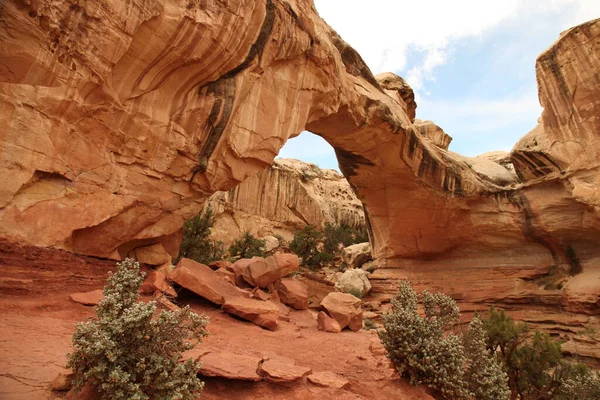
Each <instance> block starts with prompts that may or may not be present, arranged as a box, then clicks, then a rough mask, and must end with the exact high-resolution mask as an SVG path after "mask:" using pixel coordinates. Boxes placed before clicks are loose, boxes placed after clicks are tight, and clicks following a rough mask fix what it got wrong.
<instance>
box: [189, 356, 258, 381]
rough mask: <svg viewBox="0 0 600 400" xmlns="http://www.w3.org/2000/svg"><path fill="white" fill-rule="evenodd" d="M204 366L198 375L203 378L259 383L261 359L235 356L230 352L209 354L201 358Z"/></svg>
mask: <svg viewBox="0 0 600 400" xmlns="http://www.w3.org/2000/svg"><path fill="white" fill-rule="evenodd" d="M200 361H202V366H201V367H200V371H198V373H199V374H200V375H202V376H213V377H219V378H225V379H237V380H243V381H254V382H258V381H260V380H261V377H260V375H258V373H257V368H258V364H259V362H260V361H261V359H260V358H259V357H253V356H248V355H241V354H234V353H229V352H219V353H213V352H211V353H208V354H205V355H203V356H201V357H200Z"/></svg>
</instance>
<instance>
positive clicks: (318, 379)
mask: <svg viewBox="0 0 600 400" xmlns="http://www.w3.org/2000/svg"><path fill="white" fill-rule="evenodd" d="M308 380H309V381H310V382H311V383H313V384H315V385H317V386H320V387H330V388H335V389H346V388H348V387H349V386H350V381H349V380H348V379H346V378H342V377H341V376H339V375H338V374H335V373H333V372H329V371H325V372H313V373H312V374H310V375H309V376H308Z"/></svg>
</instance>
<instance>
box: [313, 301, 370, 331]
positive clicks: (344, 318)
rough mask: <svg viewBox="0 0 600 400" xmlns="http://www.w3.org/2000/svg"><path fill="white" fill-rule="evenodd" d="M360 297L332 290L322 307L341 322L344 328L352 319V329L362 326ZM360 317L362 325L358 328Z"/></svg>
mask: <svg viewBox="0 0 600 400" xmlns="http://www.w3.org/2000/svg"><path fill="white" fill-rule="evenodd" d="M360 303H361V301H360V299H358V298H356V297H354V296H353V295H351V294H348V293H339V292H332V293H329V294H328V295H327V297H325V298H324V299H323V301H322V302H321V307H322V308H323V309H325V311H327V313H328V314H329V316H330V317H331V318H333V319H335V320H336V321H337V322H339V324H340V327H341V328H342V329H344V328H345V327H346V326H348V325H349V324H350V322H351V321H352V328H354V329H352V330H358V329H360V328H361V327H362V310H361V307H360ZM359 318H360V327H359V328H358V329H356V326H357V323H358V322H357V321H358V319H359Z"/></svg>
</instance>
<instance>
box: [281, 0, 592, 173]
mask: <svg viewBox="0 0 600 400" xmlns="http://www.w3.org/2000/svg"><path fill="white" fill-rule="evenodd" d="M315 4H316V7H317V10H318V11H319V13H320V15H321V16H322V17H323V18H324V19H325V20H326V21H327V22H328V23H329V24H330V25H331V26H332V27H333V28H334V29H335V30H336V31H337V32H338V33H339V34H340V35H341V36H342V37H343V38H344V39H345V40H346V41H347V42H348V43H349V44H350V45H352V46H353V47H354V48H355V49H356V50H358V52H359V53H360V54H361V55H362V57H363V58H364V59H365V61H366V62H367V64H368V65H369V67H370V68H371V70H372V71H373V73H375V74H377V73H380V72H386V71H392V72H395V73H397V74H398V75H400V76H402V77H404V78H405V79H406V80H407V81H408V82H409V83H410V85H411V86H412V87H413V89H414V90H415V94H416V99H417V103H418V108H417V118H419V119H428V120H432V121H434V122H435V123H437V124H438V125H439V126H441V127H442V128H443V129H444V130H445V131H446V133H448V134H449V135H450V136H452V137H453V141H452V143H451V145H450V150H452V151H456V152H458V153H461V154H463V155H467V156H475V155H478V154H481V153H484V152H487V151H492V150H505V151H509V150H510V149H511V148H512V146H513V144H514V143H515V142H516V141H517V140H518V139H519V138H520V137H522V136H523V135H525V134H526V133H527V132H528V131H529V130H531V129H532V128H533V127H534V126H535V124H536V120H537V118H538V117H539V116H540V113H541V111H542V109H541V107H540V105H539V101H538V98H537V83H536V80H535V60H536V58H537V56H538V55H539V54H540V53H541V52H542V51H543V50H545V49H546V48H548V47H549V46H550V45H551V44H552V43H553V42H554V41H555V40H557V39H558V36H559V34H560V32H562V31H564V30H565V29H568V28H569V27H572V26H574V25H577V24H579V23H582V22H585V21H588V20H591V19H594V18H599V17H600V1H599V0H545V1H544V0H495V1H492V0H453V1H447V0H446V1H436V0H419V1H418V2H414V0H411V1H403V0H372V1H370V2H365V1H363V0H315ZM279 156H280V157H289V158H298V159H300V160H303V161H308V162H312V163H315V164H318V165H319V166H320V167H321V168H332V169H337V160H336V159H335V154H334V153H333V149H332V148H331V146H329V144H327V142H325V141H324V140H323V139H321V138H320V137H318V136H315V135H313V134H310V133H308V132H304V133H302V134H301V135H300V136H298V137H297V138H294V139H291V140H289V141H288V142H287V143H286V145H285V146H284V148H283V149H282V150H281V152H280V153H279Z"/></svg>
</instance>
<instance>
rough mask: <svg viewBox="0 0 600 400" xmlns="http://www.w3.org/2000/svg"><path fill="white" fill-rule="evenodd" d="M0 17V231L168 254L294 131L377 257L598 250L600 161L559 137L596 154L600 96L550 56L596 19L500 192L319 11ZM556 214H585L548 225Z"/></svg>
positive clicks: (220, 5)
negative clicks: (420, 123) (343, 191)
mask: <svg viewBox="0 0 600 400" xmlns="http://www.w3.org/2000/svg"><path fill="white" fill-rule="evenodd" d="M0 7H1V9H0V12H1V13H2V15H3V19H2V21H1V22H0V24H1V25H0V38H1V42H2V46H1V47H0V55H1V56H2V57H1V58H2V60H3V63H4V64H3V68H2V69H0V119H1V120H2V121H3V122H2V123H3V125H4V126H5V130H4V132H3V133H2V134H1V135H2V144H1V148H2V154H3V158H2V164H1V165H0V168H2V171H3V172H2V175H3V176H6V177H7V179H5V180H4V181H3V182H2V183H1V184H0V186H1V187H0V235H1V236H3V237H6V238H9V239H16V240H20V241H25V242H28V243H33V244H37V245H51V246H58V247H63V248H66V249H68V250H71V251H74V252H77V253H83V254H89V255H94V256H100V257H115V258H117V257H119V254H125V253H127V252H128V251H129V250H130V249H131V248H134V247H136V246H140V245H145V244H148V243H153V242H156V241H161V242H162V243H163V244H164V245H165V247H166V248H167V249H169V250H170V251H176V244H177V238H176V235H177V232H178V230H179V228H180V227H181V225H182V223H183V221H184V220H185V219H186V218H189V217H190V216H192V215H193V214H195V213H196V212H197V211H198V210H199V209H200V208H201V206H202V204H203V202H204V201H205V199H206V198H207V197H208V196H209V195H210V194H211V193H213V192H215V191H217V190H227V189H229V188H231V187H233V186H234V185H236V184H238V183H239V182H241V181H243V180H244V178H245V177H247V176H249V175H250V174H253V173H255V172H256V171H258V170H260V169H261V168H265V167H266V166H268V165H269V164H270V163H271V162H272V161H273V158H274V157H275V155H276V154H277V153H278V151H279V149H280V148H281V147H282V146H283V144H284V143H285V141H286V140H287V139H288V138H289V137H291V136H293V135H297V134H299V133H300V132H301V131H302V130H304V129H307V130H309V131H311V132H313V133H316V134H318V135H320V136H322V137H323V138H325V139H326V140H327V141H328V142H329V143H330V144H331V145H332V146H333V147H334V148H335V150H336V154H337V157H338V160H339V163H340V168H341V170H342V172H343V173H344V175H346V176H347V177H348V179H349V181H350V183H351V185H352V186H353V188H354V189H355V191H356V193H357V195H358V197H359V198H360V199H361V200H362V201H363V203H364V204H365V209H366V213H367V215H368V221H369V226H370V232H371V240H372V242H373V245H374V252H375V256H376V257H378V258H379V259H380V260H381V263H382V265H383V264H385V263H386V262H387V263H388V264H389V265H390V266H392V265H402V264H405V263H406V262H410V260H411V259H420V260H440V259H445V260H446V262H452V260H461V263H469V262H473V263H483V264H488V265H494V263H495V264H498V263H502V262H504V261H499V260H500V259H502V260H503V259H504V258H506V259H510V260H511V261H510V262H511V263H529V262H535V263H566V264H569V263H570V262H571V258H572V257H570V256H569V254H571V253H573V252H575V253H576V254H577V253H579V252H581V250H583V251H588V250H589V249H590V248H591V246H592V245H593V240H592V241H590V240H588V239H587V238H586V237H585V236H586V234H585V233H582V230H581V228H582V225H583V226H584V228H585V229H586V230H588V231H592V232H595V233H596V234H597V232H598V230H599V229H600V224H599V223H598V217H597V211H595V210H597V208H594V207H598V206H599V204H598V200H597V195H596V194H595V193H596V192H593V193H592V192H589V191H588V192H586V190H585V188H586V187H587V186H589V185H590V182H596V184H597V183H598V174H597V173H595V170H594V173H585V174H579V171H581V170H582V169H584V168H585V169H586V170H587V171H590V170H592V169H593V168H597V164H598V159H599V158H600V157H598V154H597V151H593V152H589V151H588V150H587V149H585V150H582V149H581V148H579V149H578V148H573V146H571V145H569V144H568V143H570V142H571V141H572V140H573V137H574V136H577V137H578V138H585V140H588V141H589V143H590V144H596V148H598V147H599V146H597V144H598V136H597V132H598V122H596V121H595V120H594V118H593V115H598V107H599V106H598V104H597V103H593V104H594V105H593V107H592V109H591V111H590V107H589V102H588V103H585V104H587V105H585V104H584V101H583V100H586V99H588V100H589V99H590V98H593V96H597V87H593V85H588V86H589V87H586V86H585V84H584V85H582V84H581V83H578V82H577V80H576V79H573V77H574V76H575V74H572V73H571V72H569V71H566V70H565V71H563V67H562V64H561V62H562V61H561V60H564V59H566V58H573V59H575V60H581V59H582V57H581V55H580V53H579V52H578V51H577V49H575V50H574V49H573V46H575V47H576V45H578V44H579V43H581V42H582V40H583V39H582V35H580V34H579V33H578V32H585V35H588V36H589V35H592V37H597V35H598V30H599V28H598V25H599V24H598V22H597V21H596V22H592V23H589V24H587V25H584V26H583V27H580V28H578V29H579V30H578V31H574V32H571V33H569V34H566V35H565V36H563V38H562V41H561V42H559V43H558V44H557V45H555V47H553V49H552V50H551V51H550V53H548V54H547V55H545V56H544V57H542V58H540V62H539V63H538V76H539V77H540V90H541V97H542V101H543V102H544V101H545V102H547V103H548V104H544V105H545V106H546V111H545V112H544V116H543V124H542V126H541V128H540V130H539V131H540V132H541V134H540V133H539V132H538V133H532V134H530V136H531V135H543V136H542V137H543V138H544V139H543V140H537V141H535V144H532V145H528V146H529V147H528V148H527V149H523V150H521V149H520V148H517V151H516V152H515V153H514V154H513V160H514V161H515V166H516V168H517V172H518V173H519V175H520V176H521V178H522V179H525V180H526V181H525V182H524V183H519V184H516V183H515V184H514V185H513V186H512V187H506V186H504V185H503V184H498V183H495V182H494V181H493V180H492V179H490V178H489V176H488V175H486V174H481V173H478V172H477V171H476V170H474V169H472V168H470V167H469V166H468V165H467V164H466V163H465V162H464V161H462V160H461V159H460V158H457V157H456V156H453V155H452V154H450V153H448V152H446V151H445V150H444V149H442V148H439V147H437V146H436V145H435V144H434V143H432V142H430V141H429V140H427V139H426V138H425V137H424V136H423V134H422V131H420V130H419V129H417V128H416V127H415V125H413V124H412V122H413V119H414V104H411V100H410V93H409V91H408V89H407V88H406V87H405V86H404V85H403V83H402V81H401V80H400V79H399V78H397V77H395V76H392V75H383V76H380V77H379V79H378V78H376V77H374V76H373V75H372V74H371V72H370V71H369V69H368V68H367V66H366V65H365V63H364V62H363V61H362V59H361V58H360V56H359V55H358V54H357V53H356V51H354V50H353V49H352V48H351V47H349V46H348V45H347V44H346V43H345V42H344V41H343V40H342V39H341V38H340V37H339V36H338V35H337V34H336V33H335V32H334V31H333V30H332V29H331V28H330V27H329V26H328V25H327V24H326V23H325V22H324V21H323V20H321V19H320V18H319V16H318V14H317V13H316V10H315V8H314V5H313V4H312V1H310V0H296V1H292V0H290V1H284V0H245V1H239V0H238V1H229V2H217V1H210V0H207V1H192V0H190V1H175V0H171V1H166V2H162V1H158V0H146V1H143V2H138V3H131V4H130V3H127V2H116V1H114V2H105V1H98V0H88V1H86V2H80V3H79V4H78V5H77V4H70V3H68V2H63V3H57V2H50V1H49V0H39V1H37V2H32V3H31V4H29V3H26V2H23V1H20V0H9V1H8V2H4V3H3V4H2V5H1V6H0ZM107 15H110V18H106V16H107ZM585 35H584V36H585ZM569 41H570V42H569ZM560 43H563V44H564V43H570V45H566V47H565V46H563V47H561V45H560ZM587 45H589V46H596V47H597V46H598V44H597V41H595V42H592V44H589V43H588V44H587ZM592 53H593V52H592ZM595 54H598V52H596V53H595ZM561 57H562V58H561ZM590 62H591V63H592V64H593V66H594V67H595V68H597V65H598V60H597V59H593V60H591V61H590ZM586 67H588V68H589V66H586ZM565 68H566V67H565ZM569 68H577V66H570V67H569ZM591 70H592V71H593V68H592V69H591ZM547 71H550V72H547ZM561 71H563V72H561ZM582 71H585V69H584V70H582ZM580 72H581V71H580ZM578 76H584V77H587V79H592V78H593V74H591V73H587V75H586V73H579V74H578ZM577 79H580V78H577ZM575 86H577V87H578V89H577V96H578V97H577V98H578V99H583V100H582V102H581V103H576V102H575V100H573V99H571V98H570V97H571V95H574V94H575V89H574V87H575ZM582 87H583V89H582ZM572 110H574V111H575V115H574V114H573V113H571V115H570V116H569V115H567V112H571V111H572ZM565 121H566V122H565ZM567 125H568V126H576V127H577V128H576V129H573V128H569V129H568V130H565V129H564V126H567ZM552 129H555V130H556V131H557V132H559V133H560V135H558V134H557V135H554V136H552V135H553V133H552V132H553V131H552ZM594 132H595V133H594ZM548 138H551V139H548ZM544 140H546V142H544ZM548 142H551V144H552V146H553V147H552V151H551V149H550V147H551V146H550V145H549V144H548ZM556 143H559V145H556ZM556 148H558V150H556ZM574 159H576V160H577V163H578V164H577V165H576V167H573V168H572V169H570V165H571V164H570V161H571V160H574ZM582 159H583V160H584V161H582ZM586 162H588V163H587V164H586ZM578 174H579V175H578ZM530 178H531V179H530ZM586 185H587V186H586ZM549 192H550V193H556V196H559V197H560V201H559V202H558V203H556V202H555V200H556V197H555V198H552V197H548V196H547V193H549ZM574 192H577V194H576V195H574V194H573V193H574ZM553 207H558V208H560V209H561V210H562V209H565V210H568V213H571V215H573V216H574V218H576V221H575V222H569V221H568V222H567V223H562V221H561V223H558V224H557V223H556V221H554V220H552V219H551V218H550V219H549V220H545V219H544V216H543V215H542V214H540V211H543V210H544V209H548V208H553ZM590 207H591V208H592V209H593V211H592V210H591V209H590ZM580 221H582V222H580ZM517 248H518V250H517ZM574 248H575V250H573V249H574ZM569 249H570V250H569ZM517 259H518V260H517ZM406 260H409V261H406ZM469 260H471V261H469Z"/></svg>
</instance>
